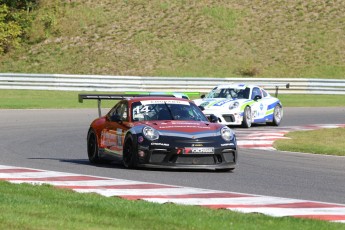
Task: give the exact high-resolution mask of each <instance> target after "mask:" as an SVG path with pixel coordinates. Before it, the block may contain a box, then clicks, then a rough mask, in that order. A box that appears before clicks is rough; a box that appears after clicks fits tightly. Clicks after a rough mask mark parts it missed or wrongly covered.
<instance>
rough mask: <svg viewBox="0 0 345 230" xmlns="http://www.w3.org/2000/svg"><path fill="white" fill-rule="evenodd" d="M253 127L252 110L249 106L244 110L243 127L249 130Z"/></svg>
mask: <svg viewBox="0 0 345 230" xmlns="http://www.w3.org/2000/svg"><path fill="white" fill-rule="evenodd" d="M251 126H252V110H251V109H250V107H249V106H247V107H246V108H245V109H244V112H243V121H242V127H244V128H249V127H251Z"/></svg>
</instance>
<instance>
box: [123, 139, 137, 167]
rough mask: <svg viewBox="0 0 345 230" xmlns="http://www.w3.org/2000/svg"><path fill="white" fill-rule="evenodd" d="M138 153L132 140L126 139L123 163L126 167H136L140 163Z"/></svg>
mask: <svg viewBox="0 0 345 230" xmlns="http://www.w3.org/2000/svg"><path fill="white" fill-rule="evenodd" d="M137 162H138V155H137V153H136V152H135V148H134V146H133V143H132V141H130V140H128V141H126V144H125V147H124V149H123V165H124V166H125V168H128V169H134V168H136V167H137V165H138V163H137Z"/></svg>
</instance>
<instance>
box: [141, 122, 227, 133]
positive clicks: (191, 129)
mask: <svg viewBox="0 0 345 230" xmlns="http://www.w3.org/2000/svg"><path fill="white" fill-rule="evenodd" d="M142 123H143V124H144V125H148V126H151V127H153V128H154V129H156V130H158V131H159V132H165V131H168V132H178V133H190V134H195V133H209V132H211V133H214V132H218V131H219V130H220V129H221V128H222V127H223V125H221V124H217V123H211V122H202V121H179V120H166V121H146V122H142Z"/></svg>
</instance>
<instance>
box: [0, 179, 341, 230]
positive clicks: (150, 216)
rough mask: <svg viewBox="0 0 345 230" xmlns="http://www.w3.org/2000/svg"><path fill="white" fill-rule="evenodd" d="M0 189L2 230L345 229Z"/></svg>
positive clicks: (51, 191)
mask: <svg viewBox="0 0 345 230" xmlns="http://www.w3.org/2000/svg"><path fill="white" fill-rule="evenodd" d="M0 188H1V189H0V190H1V193H0V208H1V210H2V212H1V215H0V228H1V229H205V230H206V229H207V230H210V229H217V230H218V229H253V230H254V229H255V230H259V229H269V230H270V229H284V230H285V229H286V230H290V229H291V230H294V229H306V230H308V229H310V230H318V229H320V230H321V229H337V230H340V229H345V225H344V224H340V223H330V222H327V221H318V220H308V219H297V218H290V217H284V218H273V217H269V216H264V215H261V214H240V213H236V212H231V211H228V210H213V209H209V208H202V207H197V206H183V205H175V204H164V205H161V204H154V203H149V202H145V201H128V200H124V199H120V198H114V197H110V198H107V197H102V196H99V195H96V194H78V193H75V192H73V191H70V190H65V189H56V188H53V187H51V186H47V185H44V186H33V185H29V184H19V185H18V184H17V185H15V184H10V183H8V182H3V181H2V182H1V181H0Z"/></svg>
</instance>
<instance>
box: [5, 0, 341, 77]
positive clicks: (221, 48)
mask: <svg viewBox="0 0 345 230" xmlns="http://www.w3.org/2000/svg"><path fill="white" fill-rule="evenodd" d="M39 2H40V8H39V9H38V10H37V11H36V12H34V14H35V15H36V20H35V21H34V22H33V27H32V30H31V31H30V32H29V34H28V39H27V40H26V43H24V44H23V46H22V48H21V49H18V50H13V51H11V52H10V53H7V54H6V55H4V56H1V57H0V69H1V72H20V73H66V74H67V73H70V74H101V75H134V76H181V77H185V76H188V77H189V76H191V77H250V76H255V77H278V78H279V77H292V78H301V77H304V78H339V79H345V64H344V63H345V62H344V59H345V39H343V38H344V36H345V19H344V16H343V15H344V12H343V9H344V8H345V2H344V1H275V0H269V1H261V0H251V1H249V0H245V1H236V0H219V1H214V0H206V1H184V0H171V1H165V2H162V1H161V0H151V1H143V0H134V1H126V0H121V1H120V0H102V1H101V2H99V1H85V0H73V1H67V0H65V1H61V0H40V1H39Z"/></svg>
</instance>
